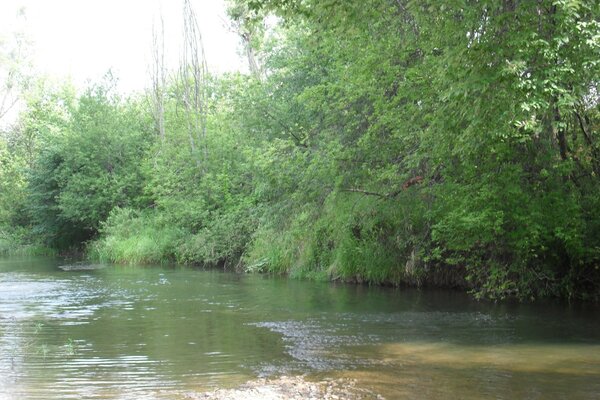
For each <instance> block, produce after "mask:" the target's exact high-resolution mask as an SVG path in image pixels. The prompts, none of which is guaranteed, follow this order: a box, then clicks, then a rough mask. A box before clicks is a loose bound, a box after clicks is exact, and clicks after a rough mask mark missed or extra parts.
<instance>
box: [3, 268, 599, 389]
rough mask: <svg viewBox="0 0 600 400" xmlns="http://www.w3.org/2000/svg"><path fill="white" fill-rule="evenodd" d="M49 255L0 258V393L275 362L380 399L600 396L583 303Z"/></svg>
mask: <svg viewBox="0 0 600 400" xmlns="http://www.w3.org/2000/svg"><path fill="white" fill-rule="evenodd" d="M64 264H65V262H64V261H61V260H54V259H35V258H20V259H19V258H10V259H8V258H6V259H0V398H2V399H70V398H71V399H81V398H85V399H104V398H110V399H115V398H118V399H179V398H185V397H186V395H188V394H190V393H195V392H199V391H205V390H211V389H215V388H220V387H234V386H236V385H239V384H241V383H243V382H245V381H248V380H251V379H255V378H257V377H270V376H272V377H276V376H279V375H283V374H285V375H300V374H303V375H304V374H306V375H307V377H308V379H312V378H314V379H321V378H323V377H332V378H336V377H340V378H341V377H344V378H353V379H356V380H357V382H358V383H359V384H360V385H363V386H365V387H368V388H369V389H372V390H373V391H375V392H377V393H380V394H382V395H383V396H384V397H385V398H388V399H394V398H411V399H413V398H417V399H421V398H422V399H446V398H461V399H471V398H473V399H476V398H496V399H514V398H527V399H600V307H598V306H597V305H589V304H587V305H586V304H571V305H569V304H565V303H560V302H552V301H546V302H538V303H534V304H519V303H502V304H494V303H488V302H477V301H474V300H473V299H472V298H470V297H469V296H468V295H466V294H464V293H460V292H453V291H445V290H430V289H428V290H421V291H419V290H414V289H394V288H380V287H368V286H357V285H343V284H331V283H319V282H306V281H296V280H287V279H282V278H273V277H267V276H260V275H236V274H229V273H223V272H220V271H203V270H197V269H191V268H183V267H160V266H157V267H146V266H112V265H110V266H109V265H106V266H103V265H94V266H92V267H89V268H87V267H83V268H81V266H76V267H75V268H62V269H61V268H59V267H61V266H64ZM64 269H66V271H65V270H64Z"/></svg>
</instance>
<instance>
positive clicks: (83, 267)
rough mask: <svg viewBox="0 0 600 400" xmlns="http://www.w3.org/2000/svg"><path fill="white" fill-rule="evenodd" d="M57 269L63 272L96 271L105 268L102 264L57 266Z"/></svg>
mask: <svg viewBox="0 0 600 400" xmlns="http://www.w3.org/2000/svg"><path fill="white" fill-rule="evenodd" d="M58 268H59V269H62V270H63V271H93V270H96V269H102V268H106V265H104V264H68V265H59V266H58Z"/></svg>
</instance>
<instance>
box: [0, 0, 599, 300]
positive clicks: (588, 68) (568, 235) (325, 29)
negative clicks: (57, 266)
mask: <svg viewBox="0 0 600 400" xmlns="http://www.w3.org/2000/svg"><path fill="white" fill-rule="evenodd" d="M368 3H369V4H368V6H367V5H366V4H365V2H363V1H340V0H327V1H324V0H248V1H241V0H235V1H233V0H232V1H231V2H230V17H231V18H232V26H233V27H235V28H236V29H237V30H238V32H239V33H240V36H241V37H242V38H243V44H244V45H245V49H246V54H247V56H248V59H249V63H250V71H251V74H250V75H243V74H231V75H224V76H212V75H210V74H208V72H207V71H206V67H205V64H204V61H203V60H202V57H201V52H199V50H198V47H197V41H194V40H192V39H193V38H188V37H186V38H185V43H186V51H185V52H184V54H187V55H188V57H184V59H185V60H187V63H185V64H184V65H182V66H181V67H180V70H179V71H178V73H177V74H167V73H165V71H164V66H163V65H161V63H160V62H158V61H159V60H160V54H159V52H160V49H159V47H156V48H155V50H156V57H155V59H156V60H157V63H156V65H155V71H154V74H153V82H152V89H151V90H149V91H148V92H147V93H143V94H139V95H136V96H134V97H132V98H127V99H126V98H122V97H121V96H119V95H118V94H116V93H115V91H114V90H113V85H114V78H113V77H112V76H110V74H109V75H107V77H106V79H105V80H104V81H103V82H101V83H98V84H96V85H93V86H92V87H90V88H89V89H87V90H86V91H85V92H83V94H80V95H76V94H75V92H74V90H73V89H71V88H69V87H55V88H51V87H49V85H48V84H47V83H46V84H44V83H39V84H37V85H31V87H30V88H29V89H28V90H27V96H26V99H27V107H26V109H25V110H24V111H23V112H22V114H21V116H20V119H19V123H18V124H17V125H16V126H15V127H13V128H12V129H8V130H7V131H6V132H4V133H3V136H2V137H1V138H0V232H1V233H0V243H1V244H0V251H3V250H2V248H6V247H10V246H11V245H10V243H12V242H11V241H10V240H11V239H9V238H14V237H15V235H18V236H19V238H20V239H19V240H20V241H21V242H23V241H25V242H27V241H28V242H29V243H39V244H43V245H46V246H50V247H52V248H55V249H59V250H65V249H70V248H77V247H79V248H81V247H85V248H86V249H87V251H88V253H89V254H90V255H91V256H93V257H97V258H101V259H103V260H107V261H114V262H120V263H157V262H179V263H188V264H199V265H206V266H219V267H224V268H230V269H236V270H245V271H252V272H272V273H284V274H289V275H291V276H297V277H310V278H314V279H342V280H349V281H356V282H369V283H376V284H394V285H399V284H411V285H438V286H440V285H441V286H459V287H463V288H468V289H470V290H472V291H473V293H474V294H475V295H476V296H478V297H488V298H504V297H507V296H515V297H518V298H521V299H532V298H537V297H547V296H556V297H563V298H583V299H589V300H598V299H599V298H600V195H599V193H600V144H599V143H600V106H599V104H600V89H599V86H598V85H599V83H600V23H599V22H598V21H599V20H600V2H598V1H577V0H555V1H542V2H516V1H504V2H497V1H469V0H459V1H444V2H437V1H417V2H413V1H402V0H401V1H395V0H394V1H392V0H371V1H369V2H368ZM186 4H187V3H186ZM273 16H276V17H277V21H278V22H277V23H276V24H275V26H272V25H273V24H272V23H271V24H267V23H266V22H265V21H266V20H270V21H272V20H273ZM186 18H188V20H189V21H191V22H194V19H193V14H187V15H186ZM190 54H191V55H194V54H195V55H198V54H199V55H200V56H199V57H193V56H190ZM167 76H172V78H170V79H169V78H167ZM6 232H10V233H6ZM14 232H17V233H18V234H16V233H14ZM7 243H8V244H7ZM4 251H6V250H4Z"/></svg>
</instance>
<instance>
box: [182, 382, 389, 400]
mask: <svg viewBox="0 0 600 400" xmlns="http://www.w3.org/2000/svg"><path fill="white" fill-rule="evenodd" d="M187 398H188V399H194V400H234V399H235V400H258V399H261V400H284V399H290V400H321V399H323V400H337V399H348V400H363V399H364V400H381V399H383V397H382V396H380V395H377V394H375V393H373V392H371V391H369V390H367V389H363V388H358V387H357V386H356V381H355V380H352V379H336V380H323V381H319V382H311V381H307V380H306V379H304V378H303V377H301V376H296V377H287V376H282V377H280V378H277V379H257V380H255V381H250V382H247V383H245V384H243V385H242V386H240V387H238V388H236V389H217V390H214V391H212V392H206V393H199V394H189V395H188V396H187Z"/></svg>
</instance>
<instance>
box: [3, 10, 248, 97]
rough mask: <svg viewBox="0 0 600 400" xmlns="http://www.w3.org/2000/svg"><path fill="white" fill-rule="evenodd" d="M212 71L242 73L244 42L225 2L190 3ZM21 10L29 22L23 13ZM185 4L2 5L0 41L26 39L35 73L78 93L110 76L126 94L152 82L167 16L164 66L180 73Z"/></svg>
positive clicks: (243, 66)
mask: <svg viewBox="0 0 600 400" xmlns="http://www.w3.org/2000/svg"><path fill="white" fill-rule="evenodd" d="M191 2H192V5H193V7H194V9H195V11H196V15H197V17H198V23H199V26H200V30H201V33H202V38H203V42H204V48H205V52H206V59H207V63H208V68H209V70H210V71H211V72H215V73H223V72H229V71H239V70H245V69H246V65H245V61H244V60H243V59H242V58H241V57H240V56H239V48H240V45H239V40H238V38H237V36H236V35H235V34H234V33H232V32H230V31H229V30H228V29H227V28H226V26H225V25H226V22H225V21H226V13H225V5H224V0H191ZM20 9H24V17H18V10H20ZM182 9H183V0H0V37H2V36H4V37H7V35H10V34H11V33H12V32H15V31H21V32H23V33H24V34H25V36H26V37H27V39H28V40H29V41H31V55H32V61H33V64H34V70H35V71H36V73H41V74H44V75H49V76H51V77H55V78H58V79H64V78H70V79H71V80H72V82H73V83H74V84H75V85H76V87H83V86H85V85H86V82H88V81H89V80H92V81H95V80H98V79H100V78H101V77H102V76H103V75H104V74H105V73H106V72H107V71H108V70H109V69H111V70H112V72H113V73H114V75H116V76H117V77H118V78H119V88H120V89H121V91H122V92H124V93H129V92H133V91H138V90H142V89H143V88H144V87H146V86H148V84H149V81H150V77H149V76H150V75H149V65H150V61H151V55H150V54H151V43H152V26H153V24H154V23H155V22H157V21H159V20H160V18H159V16H160V15H162V16H163V20H164V27H165V47H166V58H167V64H168V65H170V66H171V67H175V66H176V65H177V60H178V58H179V51H180V48H181V46H182V44H181V36H182Z"/></svg>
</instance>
